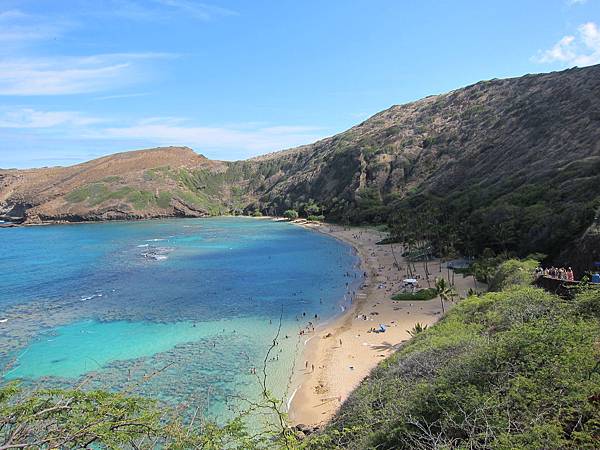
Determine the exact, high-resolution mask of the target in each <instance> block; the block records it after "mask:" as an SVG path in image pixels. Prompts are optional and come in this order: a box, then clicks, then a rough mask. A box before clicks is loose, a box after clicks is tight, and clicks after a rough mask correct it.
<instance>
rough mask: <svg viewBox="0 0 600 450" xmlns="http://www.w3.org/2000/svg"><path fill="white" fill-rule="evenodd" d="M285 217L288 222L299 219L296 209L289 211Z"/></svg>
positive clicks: (285, 213) (284, 214)
mask: <svg viewBox="0 0 600 450" xmlns="http://www.w3.org/2000/svg"><path fill="white" fill-rule="evenodd" d="M283 217H285V218H286V219H288V220H296V219H297V218H298V211H296V210H294V209H288V210H287V211H285V212H284V213H283Z"/></svg>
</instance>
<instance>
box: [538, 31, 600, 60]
mask: <svg viewBox="0 0 600 450" xmlns="http://www.w3.org/2000/svg"><path fill="white" fill-rule="evenodd" d="M534 60H535V61H536V62H539V63H555V62H558V63H562V64H564V65H568V66H589V65H592V64H598V63H600V30H599V29H598V25H596V24H595V23H594V22H587V23H584V24H583V25H581V26H579V28H578V29H577V36H573V35H567V36H564V37H562V38H561V39H560V40H559V41H558V42H557V43H556V44H554V46H552V47H551V48H550V49H548V50H545V51H543V52H540V53H539V54H538V55H537V56H536V57H535V58H534Z"/></svg>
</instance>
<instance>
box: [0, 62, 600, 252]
mask: <svg viewBox="0 0 600 450" xmlns="http://www.w3.org/2000/svg"><path fill="white" fill-rule="evenodd" d="M599 182H600V66H592V67H588V68H581V69H580V68H575V69H570V70H566V71H563V72H554V73H548V74H540V75H527V76H524V77H520V78H513V79H505V80H491V81H484V82H480V83H477V84H474V85H472V86H468V87H465V88H462V89H458V90H455V91H452V92H449V93H447V94H443V95H437V96H431V97H427V98H425V99H422V100H419V101H416V102H412V103H408V104H405V105H399V106H393V107H391V108H389V109H387V110H385V111H382V112H380V113H378V114H376V115H374V116H373V117H371V118H369V119H368V120H366V121H365V122H363V123H361V124H359V125H357V126H355V127H353V128H351V129H349V130H347V131H345V132H343V133H340V134H338V135H336V136H333V137H330V138H327V139H323V140H321V141H318V142H316V143H314V144H310V145H305V146H302V147H298V148H296V149H291V150H286V151H283V152H278V153H272V154H269V155H266V156H263V157H259V158H253V159H250V160H247V161H238V162H219V161H209V160H207V159H206V158H204V157H202V156H199V155H197V154H195V153H194V152H192V151H191V150H190V149H188V148H160V149H152V150H143V151H138V152H130V153H121V154H116V155H112V156H108V157H105V158H100V159H97V160H94V161H90V162H87V163H84V164H79V165H76V166H72V167H65V168H62V167H61V168H49V169H32V170H22V171H21V170H5V171H0V186H2V187H1V191H0V216H4V217H5V218H6V217H12V218H13V220H20V221H23V222H25V223H37V222H44V221H57V220H58V221H59V220H67V221H82V220H105V219H117V218H147V217H165V216H203V215H213V214H222V213H241V212H246V213H249V212H252V211H254V210H260V211H262V212H263V213H269V214H277V213H282V212H283V211H284V210H286V209H289V208H294V209H297V210H299V211H300V212H303V209H304V206H305V205H306V204H307V203H313V202H316V204H317V205H318V207H320V208H321V209H322V211H323V213H324V214H325V215H326V216H327V217H328V219H330V220H334V221H340V222H350V223H363V222H385V221H388V220H392V221H398V220H402V218H403V217H406V216H423V217H427V218H428V219H427V220H430V221H435V222H443V223H445V224H451V225H452V226H451V227H450V229H451V231H449V232H452V233H456V234H458V235H460V239H459V240H458V241H457V242H455V243H454V246H455V247H457V249H458V250H459V251H462V252H463V253H478V252H481V251H482V250H483V249H484V248H486V247H490V248H492V249H494V250H496V251H502V250H513V251H518V252H520V253H523V254H527V253H528V252H533V251H541V252H544V253H546V254H550V255H552V256H554V257H558V256H559V254H560V252H561V250H562V252H563V255H567V254H568V250H569V248H568V246H569V244H570V243H571V242H573V241H575V240H576V239H577V238H578V237H580V236H582V235H583V234H584V232H585V231H586V229H588V228H589V227H592V228H590V230H593V229H594V227H593V226H592V224H593V222H594V214H595V211H597V210H598V208H600V194H599V191H598V189H597V186H598V184H599ZM588 234H589V233H588ZM588 241H589V239H588ZM593 247H594V248H593V249H592V252H596V251H597V249H595V246H593ZM598 256H600V255H598ZM594 257H595V256H594Z"/></svg>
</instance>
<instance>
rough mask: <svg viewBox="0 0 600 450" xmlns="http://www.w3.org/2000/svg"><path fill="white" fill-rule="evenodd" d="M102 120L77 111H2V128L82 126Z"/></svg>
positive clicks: (22, 109)
mask: <svg viewBox="0 0 600 450" xmlns="http://www.w3.org/2000/svg"><path fill="white" fill-rule="evenodd" d="M99 122H102V120H101V119H98V118H95V117H89V116H86V115H84V114H81V113H80V112H76V111H38V110H35V109H33V108H20V109H17V110H14V109H11V110H8V111H4V112H0V128H22V129H29V128H53V127H58V126H61V127H65V126H68V127H81V126H88V125H92V124H97V123H99Z"/></svg>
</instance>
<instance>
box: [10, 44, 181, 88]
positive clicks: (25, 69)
mask: <svg viewBox="0 0 600 450" xmlns="http://www.w3.org/2000/svg"><path fill="white" fill-rule="evenodd" d="M167 56H170V55H166V54H161V53H130V54H128V53H118V54H106V55H92V56H85V57H59V58H53V59H50V58H22V59H4V60H0V95H62V94H81V93H88V92H98V91H103V90H106V89H109V88H115V87H119V86H123V85H127V84H130V83H132V82H134V81H137V80H138V79H139V78H141V77H142V75H141V72H142V71H141V70H138V68H137V64H138V63H139V62H140V61H142V60H147V59H156V58H164V57H167Z"/></svg>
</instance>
